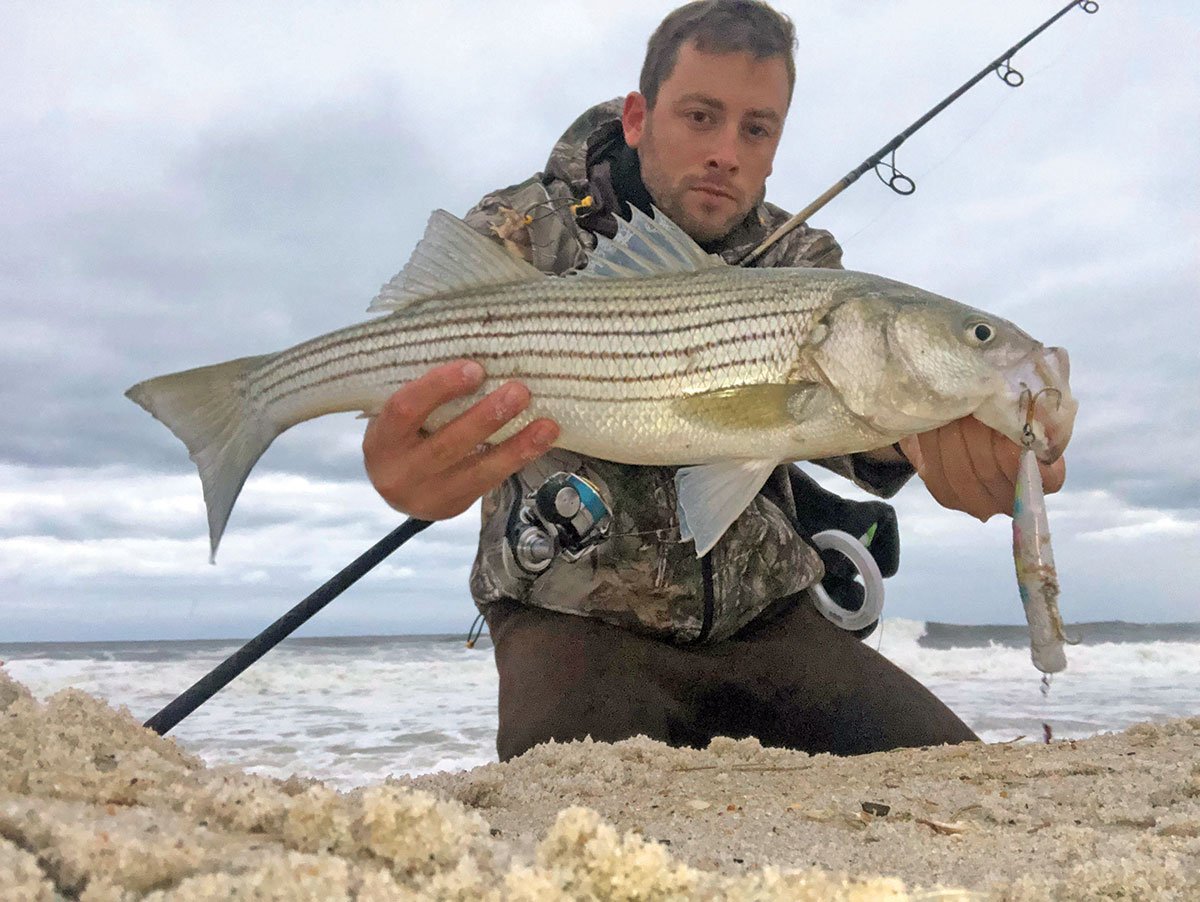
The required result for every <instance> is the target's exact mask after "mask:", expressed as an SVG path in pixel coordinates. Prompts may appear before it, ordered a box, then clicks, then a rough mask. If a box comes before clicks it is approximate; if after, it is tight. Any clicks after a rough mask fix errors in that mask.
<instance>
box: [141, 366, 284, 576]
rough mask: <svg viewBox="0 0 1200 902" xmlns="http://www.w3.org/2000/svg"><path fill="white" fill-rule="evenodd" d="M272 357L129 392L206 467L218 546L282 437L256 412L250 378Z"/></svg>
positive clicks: (212, 541)
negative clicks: (250, 482) (249, 480)
mask: <svg viewBox="0 0 1200 902" xmlns="http://www.w3.org/2000/svg"><path fill="white" fill-rule="evenodd" d="M270 356H271V355H264V356H261V357H242V358H240V359H238V360H230V361H229V362H227V363H218V364H216V365H215V366H202V367H199V368H198V369H194V370H185V371H183V372H181V373H171V374H170V375H167V376H159V377H157V378H156V379H147V380H146V381H145V382H139V383H138V384H137V385H135V386H133V388H131V389H129V391H127V392H125V396H126V397H128V398H129V399H130V400H131V401H136V402H137V403H138V404H140V405H141V406H142V407H144V408H145V409H146V410H148V411H149V412H150V413H151V414H153V415H154V417H155V419H157V420H159V421H160V422H162V423H163V424H164V425H166V427H167V428H168V429H170V430H171V431H172V432H173V433H175V436H176V438H178V439H179V440H180V441H182V442H183V443H184V444H185V445H187V449H188V451H189V452H190V453H191V458H192V460H193V461H195V463H196V467H197V468H198V469H199V470H200V482H201V484H202V485H203V487H204V503H205V506H206V507H207V508H208V540H209V545H210V547H211V549H212V551H211V554H210V557H209V560H210V562H211V561H215V560H216V557H217V545H219V544H220V542H221V534H222V533H223V532H224V531H225V523H226V522H227V521H228V520H229V513H230V511H232V510H233V503H234V501H236V500H237V496H238V493H239V492H240V491H241V490H242V485H243V484H244V483H245V482H246V477H247V476H249V475H250V470H251V468H252V467H253V466H254V464H255V463H256V462H257V461H258V459H259V458H260V457H261V456H262V454H263V452H264V451H266V450H267V448H268V446H270V444H271V442H273V441H274V440H275V437H276V436H277V435H279V433H280V431H281V430H280V429H278V428H277V427H276V426H275V424H274V423H270V422H268V421H266V419H265V418H264V417H261V416H258V415H255V414H254V411H252V409H251V408H250V404H249V400H248V393H247V389H248V381H249V380H248V379H247V376H248V375H249V374H250V373H251V372H252V371H253V370H255V369H257V368H258V367H260V366H261V365H262V364H263V363H264V362H265V361H267V360H268V359H270Z"/></svg>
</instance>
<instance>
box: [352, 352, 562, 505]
mask: <svg viewBox="0 0 1200 902" xmlns="http://www.w3.org/2000/svg"><path fill="white" fill-rule="evenodd" d="M482 382H483V368H482V367H480V366H479V365H478V364H477V363H473V362H469V361H464V360H458V361H454V362H452V363H447V364H444V365H442V366H438V367H434V368H433V369H431V370H430V371H429V372H427V373H426V374H425V375H423V376H421V377H420V378H418V379H414V380H413V381H412V382H409V383H408V384H407V385H405V386H404V387H403V388H401V389H400V390H399V391H397V392H396V393H395V394H393V395H392V396H391V397H390V398H389V399H388V400H387V401H386V402H385V403H384V405H383V408H382V409H381V410H380V412H379V414H378V416H375V417H372V418H371V422H370V423H369V425H368V426H367V431H366V433H365V434H364V435H363V461H364V463H365V464H366V469H367V475H368V476H369V477H370V479H371V483H372V485H374V486H375V490H376V491H377V492H379V494H380V495H381V496H382V497H383V499H384V500H385V501H386V502H387V503H388V504H390V505H391V506H392V507H394V508H395V509H396V510H399V511H401V512H403V513H406V514H409V515H410V516H413V517H417V518H418V519H422V520H445V519H448V518H450V517H454V516H457V515H458V514H461V513H462V512H463V511H465V510H466V509H467V508H468V507H470V506H471V505H472V504H473V503H474V502H475V501H476V500H477V499H478V498H480V497H481V496H482V495H484V494H485V493H487V492H488V491H490V490H491V489H493V488H495V487H496V486H498V485H500V483H502V482H503V481H504V480H505V479H507V478H508V477H509V476H510V475H512V474H513V473H515V472H516V471H517V470H519V469H521V468H522V467H524V466H525V465H526V464H527V463H529V461H531V460H533V459H534V458H536V457H538V456H539V455H541V454H543V453H545V452H546V451H547V450H549V448H550V446H551V444H552V443H553V442H554V440H555V439H556V438H557V437H558V427H557V425H556V424H555V423H554V421H553V420H548V419H539V420H535V421H534V422H532V423H530V424H529V425H528V426H526V427H525V428H524V429H522V430H521V431H520V432H518V433H517V434H516V435H514V436H512V437H511V438H508V439H506V440H505V441H503V442H501V443H499V444H497V445H495V446H492V447H489V448H487V449H486V450H480V445H481V444H482V443H483V442H485V441H486V440H487V438H488V437H489V436H491V435H493V434H495V433H496V432H497V431H498V430H499V429H500V428H501V427H502V426H504V424H506V423H507V422H508V421H509V420H511V419H512V418H513V417H515V416H517V415H518V414H519V413H521V411H523V410H524V409H525V408H526V407H527V406H528V405H529V400H530V398H529V389H527V388H526V387H525V386H524V385H523V384H521V383H520V382H515V381H514V382H507V383H505V384H504V385H502V386H501V387H500V388H498V389H496V391H494V392H492V393H491V394H489V395H487V396H485V397H484V398H483V399H481V400H480V401H479V402H478V403H476V404H475V405H474V406H472V407H471V408H470V409H468V410H467V411H466V412H465V413H463V414H461V415H460V416H458V417H457V418H455V419H454V420H451V421H450V422H449V423H446V424H445V425H444V426H442V427H441V428H440V429H437V430H436V431H434V432H432V433H428V434H427V433H425V432H424V431H423V430H422V429H421V425H422V424H423V423H424V422H425V421H426V420H427V419H429V416H430V414H432V413H433V411H434V410H436V409H437V408H438V407H441V406H442V405H443V404H445V403H447V402H449V401H453V400H454V399H456V398H461V397H464V396H466V395H470V394H472V393H473V392H475V391H476V390H477V389H478V388H479V386H480V385H481V384H482Z"/></svg>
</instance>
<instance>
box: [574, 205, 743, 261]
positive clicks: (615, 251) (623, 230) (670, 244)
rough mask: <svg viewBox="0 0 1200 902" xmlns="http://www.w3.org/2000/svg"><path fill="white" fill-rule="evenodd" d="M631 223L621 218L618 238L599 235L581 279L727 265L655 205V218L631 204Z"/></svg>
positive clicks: (618, 223)
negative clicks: (704, 248) (703, 247)
mask: <svg viewBox="0 0 1200 902" xmlns="http://www.w3.org/2000/svg"><path fill="white" fill-rule="evenodd" d="M629 209H630V213H631V216H630V219H629V222H625V220H623V219H621V217H619V216H618V217H617V235H616V237H615V238H611V239H610V238H606V237H605V236H603V235H597V236H596V249H595V250H594V251H592V253H591V254H589V255H588V262H587V265H586V266H585V267H584V268H583V269H581V270H579V271H578V272H576V273H575V275H576V276H578V277H580V278H606V279H607V278H630V277H631V276H657V275H661V274H662V273H679V272H699V271H700V270H703V269H711V268H713V267H716V266H726V265H727V264H726V263H725V261H724V260H722V259H721V258H720V257H718V256H716V255H715V254H709V253H705V252H704V250H702V249H701V247H700V245H698V244H696V242H695V241H693V240H692V238H691V236H690V235H688V233H687V232H685V231H684V230H683V229H681V228H680V227H679V226H677V225H676V224H675V223H673V222H672V221H671V220H670V219H668V218H667V214H666V213H664V212H663V211H662V210H660V209H658V208H657V207H652V208H651V209H652V210H653V211H654V218H653V219H651V218H650V217H649V216H647V215H646V214H645V213H643V212H642V211H641V210H639V209H638V208H637V207H635V206H633V205H632V204H630V206H629Z"/></svg>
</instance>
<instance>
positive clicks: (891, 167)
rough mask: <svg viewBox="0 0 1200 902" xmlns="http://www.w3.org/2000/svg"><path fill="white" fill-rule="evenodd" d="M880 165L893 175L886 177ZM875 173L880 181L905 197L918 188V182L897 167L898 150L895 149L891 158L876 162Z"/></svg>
mask: <svg viewBox="0 0 1200 902" xmlns="http://www.w3.org/2000/svg"><path fill="white" fill-rule="evenodd" d="M880 167H882V168H884V169H886V170H888V171H889V172H890V173H891V175H889V176H887V177H886V178H885V177H884V175H883V173H882V172H881V171H880ZM875 175H877V176H878V177H879V181H881V182H883V183H884V184H885V185H887V186H888V187H889V188H891V189H892V190H893V191H895V192H896V193H897V194H900V195H903V196H905V197H907V196H908V195H909V194H912V193H913V192H914V191H916V190H917V183H916V182H914V181H913V180H912V179H910V178H909V177H908V176H907V175H905V174H904V173H903V172H901V171H900V170H899V169H897V168H896V151H894V150H893V151H892V154H891V158H890V159H888V160H880V161H879V162H878V163H876V164H875Z"/></svg>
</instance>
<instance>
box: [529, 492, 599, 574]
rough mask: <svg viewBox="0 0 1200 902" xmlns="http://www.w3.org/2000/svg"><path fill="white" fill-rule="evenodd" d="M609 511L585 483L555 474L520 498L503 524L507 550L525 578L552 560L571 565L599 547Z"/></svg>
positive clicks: (546, 565) (537, 571)
mask: <svg viewBox="0 0 1200 902" xmlns="http://www.w3.org/2000/svg"><path fill="white" fill-rule="evenodd" d="M611 525H612V510H611V509H610V508H609V506H608V505H607V504H605V503H604V499H603V498H601V497H600V491H599V489H597V488H596V486H594V485H593V484H592V483H591V482H589V481H588V480H586V479H584V478H583V477H582V476H578V475H576V474H574V473H565V472H561V471H560V472H558V473H555V474H553V475H552V476H550V477H549V478H547V479H546V481H545V482H543V483H542V484H541V485H540V486H538V487H537V488H536V489H534V490H533V491H532V492H530V493H529V494H527V495H526V496H525V497H524V498H523V499H522V500H521V503H520V505H519V506H518V508H517V510H516V511H515V513H514V516H513V517H512V518H511V519H510V520H509V525H508V534H507V538H508V550H509V552H510V553H511V556H512V561H513V563H515V564H516V566H517V567H518V568H519V569H520V570H521V571H522V572H523V573H524V574H525V575H526V576H537V575H538V574H539V573H541V572H543V571H544V570H545V569H546V568H547V567H549V566H550V562H551V561H553V560H554V558H556V557H559V556H561V557H562V558H563V560H566V561H572V562H573V561H577V560H579V559H580V558H581V557H583V556H584V555H585V554H587V552H588V550H589V549H591V548H592V547H593V546H595V545H597V544H599V543H600V542H601V541H602V540H603V539H604V538H605V537H606V536H607V535H608V530H609V527H610V526H611Z"/></svg>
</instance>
